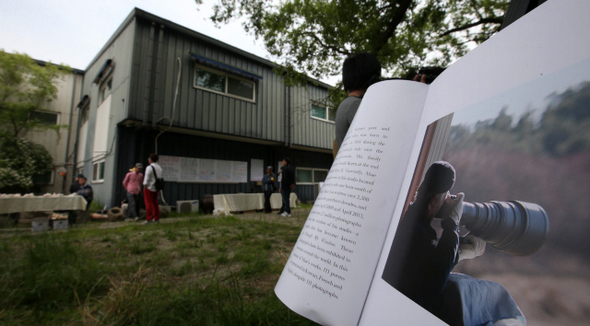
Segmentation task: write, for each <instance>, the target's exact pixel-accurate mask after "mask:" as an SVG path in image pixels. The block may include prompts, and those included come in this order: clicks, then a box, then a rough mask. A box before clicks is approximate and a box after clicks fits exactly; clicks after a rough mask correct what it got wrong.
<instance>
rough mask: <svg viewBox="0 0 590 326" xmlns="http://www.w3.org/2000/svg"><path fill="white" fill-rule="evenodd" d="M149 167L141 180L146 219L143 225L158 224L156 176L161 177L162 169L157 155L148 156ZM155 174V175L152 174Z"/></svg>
mask: <svg viewBox="0 0 590 326" xmlns="http://www.w3.org/2000/svg"><path fill="white" fill-rule="evenodd" d="M148 162H149V165H148V167H147V168H146V169H145V176H144V178H143V198H144V201H145V212H146V219H145V222H143V224H149V223H160V205H159V204H158V190H157V189H156V175H157V176H158V178H161V177H162V168H161V167H160V165H159V164H158V154H150V157H149V158H148ZM154 172H155V173H154Z"/></svg>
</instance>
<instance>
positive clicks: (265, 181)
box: [262, 165, 276, 213]
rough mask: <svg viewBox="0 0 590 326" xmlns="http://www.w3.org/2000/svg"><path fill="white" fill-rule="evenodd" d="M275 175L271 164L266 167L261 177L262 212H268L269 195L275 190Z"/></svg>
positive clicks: (269, 210)
mask: <svg viewBox="0 0 590 326" xmlns="http://www.w3.org/2000/svg"><path fill="white" fill-rule="evenodd" d="M275 180H276V176H275V174H274V173H272V166H270V165H269V166H267V167H266V174H265V175H264V176H263V177H262V190H263V191H264V212H265V213H270V212H271V210H272V208H271V207H270V196H272V193H273V192H275Z"/></svg>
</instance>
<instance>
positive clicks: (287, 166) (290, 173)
mask: <svg viewBox="0 0 590 326" xmlns="http://www.w3.org/2000/svg"><path fill="white" fill-rule="evenodd" d="M281 175H282V176H281V188H280V189H279V192H280V193H281V197H282V198H283V206H282V207H281V210H280V211H279V214H280V215H281V216H285V217H289V216H291V206H290V203H289V197H290V196H291V191H292V190H293V189H295V170H294V169H293V167H292V166H291V159H290V158H288V157H285V158H284V159H283V168H282V172H281Z"/></svg>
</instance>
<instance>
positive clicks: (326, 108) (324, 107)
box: [309, 102, 336, 123]
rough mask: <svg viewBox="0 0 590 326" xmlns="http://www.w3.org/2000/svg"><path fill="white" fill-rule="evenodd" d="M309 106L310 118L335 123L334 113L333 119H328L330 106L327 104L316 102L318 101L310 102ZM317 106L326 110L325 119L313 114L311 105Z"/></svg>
mask: <svg viewBox="0 0 590 326" xmlns="http://www.w3.org/2000/svg"><path fill="white" fill-rule="evenodd" d="M310 105H311V108H310V110H309V116H310V117H311V118H312V119H316V120H320V121H324V122H329V123H336V115H334V120H330V111H331V110H330V107H329V106H328V105H325V104H322V103H318V102H311V104H310ZM314 106H316V107H319V108H323V109H325V110H326V119H324V118H320V117H316V116H314V115H313V107H314Z"/></svg>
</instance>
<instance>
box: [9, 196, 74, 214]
mask: <svg viewBox="0 0 590 326" xmlns="http://www.w3.org/2000/svg"><path fill="white" fill-rule="evenodd" d="M85 209H86V200H85V199H84V197H82V196H62V197H41V196H36V197H9V198H0V214H10V213H21V212H49V211H69V210H82V211H83V210H85Z"/></svg>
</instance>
